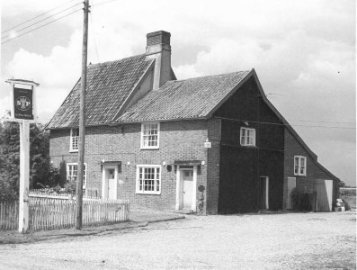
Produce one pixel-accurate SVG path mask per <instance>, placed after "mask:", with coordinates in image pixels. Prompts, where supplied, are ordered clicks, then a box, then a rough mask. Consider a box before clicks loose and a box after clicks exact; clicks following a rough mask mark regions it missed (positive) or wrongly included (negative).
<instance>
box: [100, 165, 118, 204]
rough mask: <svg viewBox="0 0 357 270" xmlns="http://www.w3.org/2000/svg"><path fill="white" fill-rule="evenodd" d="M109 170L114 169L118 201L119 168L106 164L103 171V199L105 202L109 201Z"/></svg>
mask: <svg viewBox="0 0 357 270" xmlns="http://www.w3.org/2000/svg"><path fill="white" fill-rule="evenodd" d="M108 169H114V179H115V198H116V199H118V166H116V165H113V164H104V165H103V170H102V198H103V199H104V200H109V190H108V185H109V181H108V178H107V171H108Z"/></svg>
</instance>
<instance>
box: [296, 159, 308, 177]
mask: <svg viewBox="0 0 357 270" xmlns="http://www.w3.org/2000/svg"><path fill="white" fill-rule="evenodd" d="M296 160H298V162H297V164H296ZM302 160H303V165H304V166H303V167H302V166H301V161H302ZM306 167H307V158H306V156H302V155H294V175H296V176H306V172H307V168H306ZM296 168H297V172H296ZM302 168H303V172H301V169H302Z"/></svg>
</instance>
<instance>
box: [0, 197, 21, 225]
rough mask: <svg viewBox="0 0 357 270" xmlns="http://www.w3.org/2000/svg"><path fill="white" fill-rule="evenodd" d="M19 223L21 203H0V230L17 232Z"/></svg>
mask: <svg viewBox="0 0 357 270" xmlns="http://www.w3.org/2000/svg"><path fill="white" fill-rule="evenodd" d="M18 223H19V202H18V201H4V202H0V230H16V229H17V228H18Z"/></svg>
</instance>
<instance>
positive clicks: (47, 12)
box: [1, 0, 79, 34]
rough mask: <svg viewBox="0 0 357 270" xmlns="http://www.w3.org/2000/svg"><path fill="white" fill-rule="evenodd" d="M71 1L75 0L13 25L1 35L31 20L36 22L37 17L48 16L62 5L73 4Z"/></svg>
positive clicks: (71, 0)
mask: <svg viewBox="0 0 357 270" xmlns="http://www.w3.org/2000/svg"><path fill="white" fill-rule="evenodd" d="M73 1H75V0H70V1H68V2H66V3H64V4H62V5H58V6H57V7H54V8H52V9H50V10H47V11H45V12H43V13H41V14H39V15H37V16H35V17H33V18H31V19H28V20H26V21H23V22H21V23H19V24H17V25H14V26H12V27H10V28H8V29H6V30H3V31H2V32H1V34H4V33H7V32H10V31H11V30H13V29H15V28H17V27H19V26H21V25H24V24H26V23H28V22H31V21H33V20H36V19H37V18H39V17H41V16H43V15H46V14H49V13H50V12H51V11H54V10H56V9H58V8H60V7H62V6H64V5H67V4H69V3H71V2H73ZM78 4H79V3H78Z"/></svg>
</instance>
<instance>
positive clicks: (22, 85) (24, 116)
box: [6, 79, 39, 233]
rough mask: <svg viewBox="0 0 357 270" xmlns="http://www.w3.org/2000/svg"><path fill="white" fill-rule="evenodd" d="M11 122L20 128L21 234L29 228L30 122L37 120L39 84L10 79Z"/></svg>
mask: <svg viewBox="0 0 357 270" xmlns="http://www.w3.org/2000/svg"><path fill="white" fill-rule="evenodd" d="M6 82H7V83H9V84H10V85H11V88H12V89H11V96H12V100H11V102H12V106H11V120H12V121H17V122H18V123H19V126H20V184H19V186H20V191H19V232H20V233H26V232H27V231H28V228H29V198H28V195H29V179H30V122H33V121H34V119H35V114H36V111H35V108H36V102H35V87H36V86H38V85H39V84H38V83H35V82H33V81H27V80H17V79H10V80H7V81H6Z"/></svg>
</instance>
